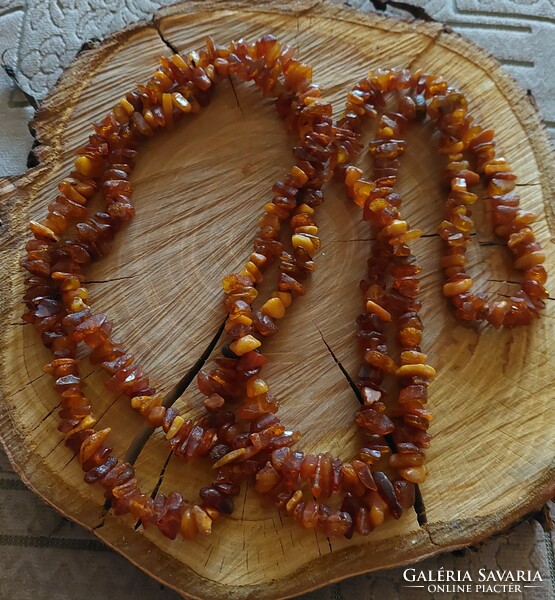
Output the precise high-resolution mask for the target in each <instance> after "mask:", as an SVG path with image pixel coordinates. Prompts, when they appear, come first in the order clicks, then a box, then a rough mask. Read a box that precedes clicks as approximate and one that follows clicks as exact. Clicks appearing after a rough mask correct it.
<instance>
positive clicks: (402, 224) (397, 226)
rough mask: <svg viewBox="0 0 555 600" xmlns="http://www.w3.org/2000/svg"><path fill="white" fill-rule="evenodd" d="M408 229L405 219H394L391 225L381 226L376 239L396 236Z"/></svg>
mask: <svg viewBox="0 0 555 600" xmlns="http://www.w3.org/2000/svg"><path fill="white" fill-rule="evenodd" d="M407 231H408V224H407V222H406V221H400V220H398V219H395V220H394V221H393V223H391V225H387V226H386V227H383V228H382V229H381V230H380V232H379V233H378V239H379V240H384V239H387V238H390V237H398V236H400V235H403V234H404V233H406V232H407Z"/></svg>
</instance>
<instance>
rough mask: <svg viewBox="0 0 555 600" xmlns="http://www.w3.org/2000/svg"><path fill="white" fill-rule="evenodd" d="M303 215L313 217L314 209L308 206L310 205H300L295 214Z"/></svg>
mask: <svg viewBox="0 0 555 600" xmlns="http://www.w3.org/2000/svg"><path fill="white" fill-rule="evenodd" d="M301 213H305V214H307V215H313V214H314V209H313V208H312V207H311V206H308V204H299V206H297V208H296V209H295V214H296V215H298V214H301Z"/></svg>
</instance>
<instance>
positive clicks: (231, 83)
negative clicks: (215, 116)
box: [228, 76, 245, 119]
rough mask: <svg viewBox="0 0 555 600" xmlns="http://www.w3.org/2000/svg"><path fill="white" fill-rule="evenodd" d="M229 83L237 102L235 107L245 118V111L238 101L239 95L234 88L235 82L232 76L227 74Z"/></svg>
mask: <svg viewBox="0 0 555 600" xmlns="http://www.w3.org/2000/svg"><path fill="white" fill-rule="evenodd" d="M228 79H229V83H230V85H231V90H232V91H233V95H234V96H235V102H236V104H237V108H238V109H239V110H240V111H241V114H242V115H243V119H244V118H245V112H244V111H243V107H242V106H241V103H240V102H239V96H238V95H237V90H236V89H235V83H234V82H233V77H231V76H229V77H228Z"/></svg>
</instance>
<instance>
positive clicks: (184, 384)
mask: <svg viewBox="0 0 555 600" xmlns="http://www.w3.org/2000/svg"><path fill="white" fill-rule="evenodd" d="M226 320H227V315H226V316H225V318H224V320H223V321H222V324H221V325H220V326H219V328H218V330H217V331H216V334H215V335H214V337H213V338H212V340H211V341H210V343H209V344H208V346H206V349H205V350H204V352H203V353H202V354H201V355H200V357H199V359H198V360H197V361H196V362H195V364H194V365H193V366H192V367H191V368H190V369H189V370H188V371H187V372H186V373H185V375H183V377H182V378H181V379H180V380H179V381H178V382H177V384H176V385H175V386H174V388H173V389H172V390H171V391H170V392H168V393H167V394H166V395H165V397H164V400H163V402H162V404H163V405H164V406H165V407H166V408H169V407H170V406H172V405H173V404H174V402H175V401H176V400H177V399H178V398H179V397H180V396H181V395H182V394H183V393H184V392H185V390H186V389H187V388H188V387H189V385H191V382H192V381H193V379H194V378H195V377H196V376H197V374H198V372H199V371H200V370H201V369H202V367H203V366H204V363H205V362H206V361H207V360H208V357H209V356H210V355H211V354H212V352H213V351H214V348H215V347H216V345H217V343H218V342H219V341H220V338H221V337H222V334H223V332H224V327H225V322H226Z"/></svg>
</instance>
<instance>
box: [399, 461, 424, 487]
mask: <svg viewBox="0 0 555 600" xmlns="http://www.w3.org/2000/svg"><path fill="white" fill-rule="evenodd" d="M399 475H401V477H403V478H404V479H406V480H407V481H411V482H412V483H424V482H425V481H426V467H425V466H424V465H420V466H418V467H407V468H405V469H399Z"/></svg>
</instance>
